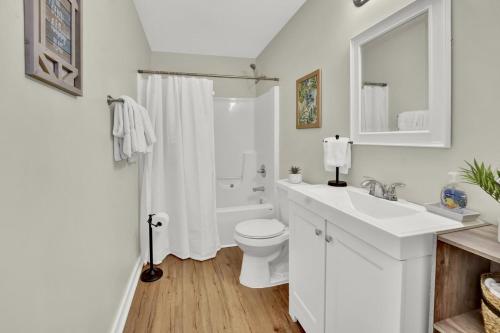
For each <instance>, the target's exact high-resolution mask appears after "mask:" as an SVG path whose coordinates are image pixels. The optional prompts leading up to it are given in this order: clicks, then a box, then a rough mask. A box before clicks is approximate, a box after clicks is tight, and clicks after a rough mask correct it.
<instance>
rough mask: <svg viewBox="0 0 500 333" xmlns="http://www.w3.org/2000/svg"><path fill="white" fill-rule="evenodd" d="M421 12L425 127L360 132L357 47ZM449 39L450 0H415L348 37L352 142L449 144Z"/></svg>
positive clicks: (360, 65)
mask: <svg viewBox="0 0 500 333" xmlns="http://www.w3.org/2000/svg"><path fill="white" fill-rule="evenodd" d="M425 13H427V14H428V25H429V38H428V40H429V42H428V43H429V84H428V87H429V88H428V89H429V110H428V111H429V129H428V130H422V131H394V132H362V131H361V125H360V124H361V122H360V118H361V117H360V115H361V97H362V88H361V87H362V54H361V47H362V46H363V45H364V44H366V43H368V42H369V41H372V40H373V39H375V38H377V37H379V36H382V35H384V34H385V33H387V32H389V31H392V30H393V29H395V28H397V27H398V26H401V25H402V24H404V23H406V22H408V21H410V20H412V19H414V18H416V17H418V16H420V15H422V14H425ZM451 38H452V35H451V0H417V1H414V2H412V3H410V4H409V5H408V6H406V7H404V8H402V9H401V10H399V11H397V12H396V13H394V14H392V15H390V16H388V17H387V18H385V19H383V20H381V21H380V22H378V23H376V24H375V25H373V26H372V27H370V28H368V29H367V30H365V31H363V32H362V33H360V34H359V35H357V36H356V37H354V38H352V39H351V55H350V57H351V59H350V62H351V69H350V72H351V74H350V75H351V83H350V84H351V88H350V91H351V138H352V139H353V140H354V143H355V144H362V145H381V146H407V147H435V148H449V147H451V43H452V41H451Z"/></svg>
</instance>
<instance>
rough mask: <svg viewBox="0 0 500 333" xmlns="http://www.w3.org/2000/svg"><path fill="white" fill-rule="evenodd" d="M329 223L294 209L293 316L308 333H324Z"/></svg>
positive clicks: (291, 264) (308, 212) (291, 241)
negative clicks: (326, 233)
mask: <svg viewBox="0 0 500 333" xmlns="http://www.w3.org/2000/svg"><path fill="white" fill-rule="evenodd" d="M325 228H326V221H325V219H323V218H321V217H319V216H318V215H316V214H314V213H312V212H310V211H308V210H306V209H303V208H302V207H300V206H298V205H295V204H291V205H290V259H292V258H293V260H290V268H289V269H290V273H289V274H290V276H293V277H294V278H293V280H292V279H290V314H291V316H292V318H293V319H294V320H295V319H297V318H299V320H300V324H301V325H302V327H303V328H304V329H305V330H306V332H323V331H324V325H325V321H324V311H325V307H324V304H325V268H326V267H325V248H326V243H325Z"/></svg>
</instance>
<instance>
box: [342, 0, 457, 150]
mask: <svg viewBox="0 0 500 333" xmlns="http://www.w3.org/2000/svg"><path fill="white" fill-rule="evenodd" d="M351 138H352V139H353V140H354V143H355V144H366V145H385V146H414V147H438V148H448V147H450V146H451V0H418V1H415V2H413V3H411V4H410V5H408V6H406V7H404V8H403V9H401V10H399V11H398V12H396V13H394V14H392V15H391V16H389V17H387V18H385V19H384V20H382V21H380V22H378V23H377V24H375V25H374V26H372V27H371V28H369V29H367V30H365V31H364V32H362V33H361V34H359V35H357V36H356V37H354V38H353V39H351Z"/></svg>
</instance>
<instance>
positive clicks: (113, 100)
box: [107, 95, 125, 105]
mask: <svg viewBox="0 0 500 333" xmlns="http://www.w3.org/2000/svg"><path fill="white" fill-rule="evenodd" d="M107 102H108V105H111V104H113V103H124V102H125V101H124V100H123V98H113V97H111V95H108V97H107Z"/></svg>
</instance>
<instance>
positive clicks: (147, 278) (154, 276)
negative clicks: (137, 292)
mask: <svg viewBox="0 0 500 333" xmlns="http://www.w3.org/2000/svg"><path fill="white" fill-rule="evenodd" d="M153 216H155V214H149V219H148V221H147V222H148V224H149V268H148V269H146V270H145V271H144V272H142V273H141V281H143V282H154V281H156V280H159V279H160V278H161V277H162V275H163V271H162V270H161V269H160V268H157V267H154V265H153V227H155V228H156V227H161V225H162V224H161V222H158V223H156V224H154V223H153Z"/></svg>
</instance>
